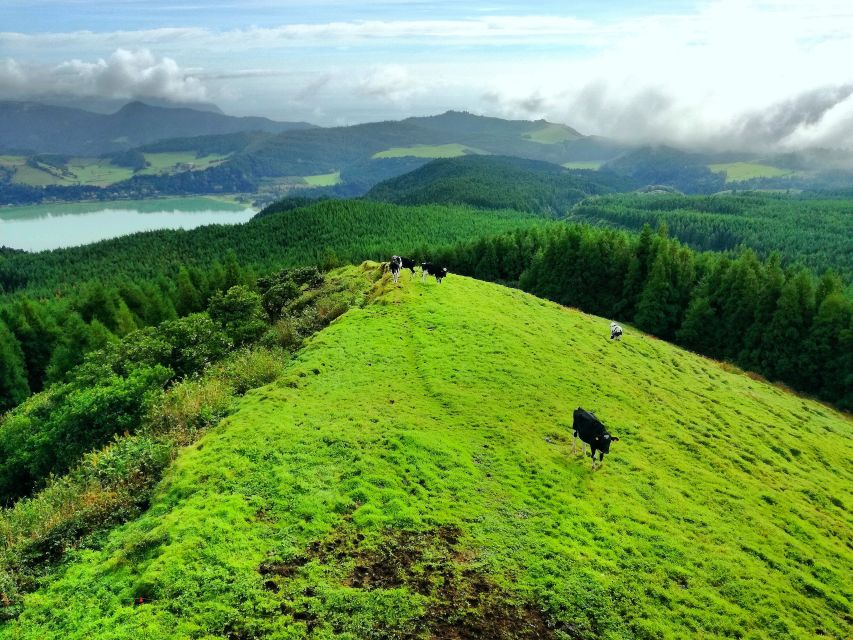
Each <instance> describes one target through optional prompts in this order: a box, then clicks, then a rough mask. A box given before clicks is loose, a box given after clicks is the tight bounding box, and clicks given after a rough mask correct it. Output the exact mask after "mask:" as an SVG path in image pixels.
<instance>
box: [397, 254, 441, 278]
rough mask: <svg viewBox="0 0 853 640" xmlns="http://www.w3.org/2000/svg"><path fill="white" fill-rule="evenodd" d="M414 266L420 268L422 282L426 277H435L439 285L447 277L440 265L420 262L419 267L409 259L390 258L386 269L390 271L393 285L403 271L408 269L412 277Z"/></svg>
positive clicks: (400, 257)
mask: <svg viewBox="0 0 853 640" xmlns="http://www.w3.org/2000/svg"><path fill="white" fill-rule="evenodd" d="M416 266H420V268H421V281H422V282H423V281H425V280H426V278H427V276H435V279H436V281H437V282H438V284H441V281H442V280H444V278H445V277H446V276H447V267H442V266H441V265H437V264H434V263H432V262H421V263H420V265H418V263H417V262H415V261H414V260H412V259H411V258H404V257H402V256H391V261H390V262H389V263H388V269H390V271H391V279H392V280H394V283H395V284H396V283H397V281H398V280H399V279H400V272H401V271H402V270H403V269H408V270H409V271H411V272H412V276H414V275H415V267H416Z"/></svg>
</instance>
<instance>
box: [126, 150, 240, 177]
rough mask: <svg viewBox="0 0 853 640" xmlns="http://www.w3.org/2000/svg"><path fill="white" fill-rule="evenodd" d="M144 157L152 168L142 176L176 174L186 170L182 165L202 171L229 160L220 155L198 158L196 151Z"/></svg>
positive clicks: (143, 171) (172, 152) (171, 152)
mask: <svg viewBox="0 0 853 640" xmlns="http://www.w3.org/2000/svg"><path fill="white" fill-rule="evenodd" d="M144 155H145V160H146V161H147V162H148V163H149V165H150V166H149V167H147V168H145V169H143V170H142V171H140V172H139V173H140V174H141V175H152V174H158V173H175V172H177V171H182V170H184V169H183V168H182V165H192V170H193V171H201V170H203V169H207V168H209V167H212V166H214V165H217V164H220V163H221V162H222V161H223V160H225V158H227V156H224V155H220V154H210V155H207V156H202V157H197V156H196V153H195V152H194V151H170V152H164V153H146V154H144Z"/></svg>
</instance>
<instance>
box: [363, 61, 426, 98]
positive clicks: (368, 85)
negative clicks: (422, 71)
mask: <svg viewBox="0 0 853 640" xmlns="http://www.w3.org/2000/svg"><path fill="white" fill-rule="evenodd" d="M425 89H426V87H425V86H424V84H423V83H422V82H421V81H420V80H419V79H416V78H414V77H413V76H412V75H411V74H410V73H409V71H408V69H406V67H404V66H403V65H400V64H384V65H379V66H376V67H374V68H372V69H370V71H368V73H367V74H366V75H365V76H363V77H362V78H361V79H360V80H359V81H358V82H357V83H356V91H357V92H358V93H359V94H361V95H363V96H367V97H370V98H376V99H379V100H387V101H390V102H401V101H403V100H406V99H408V98H411V97H412V96H414V95H416V94H419V93H422V92H423V91H424V90H425Z"/></svg>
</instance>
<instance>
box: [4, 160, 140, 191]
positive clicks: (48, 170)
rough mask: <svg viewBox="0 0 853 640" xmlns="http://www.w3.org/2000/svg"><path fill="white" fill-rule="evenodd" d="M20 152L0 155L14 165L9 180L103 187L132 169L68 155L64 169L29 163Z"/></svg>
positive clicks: (30, 183) (126, 177) (116, 180)
mask: <svg viewBox="0 0 853 640" xmlns="http://www.w3.org/2000/svg"><path fill="white" fill-rule="evenodd" d="M26 161H27V159H26V158H25V157H23V156H0V165H3V166H7V167H11V168H14V169H15V174H14V176H13V177H12V182H15V183H17V184H26V185H30V186H45V185H62V186H70V185H77V184H91V185H95V186H99V187H105V186H108V185H111V184H113V183H116V182H120V181H122V180H127V179H128V178H130V177H131V176H132V175H133V171H132V170H131V169H128V168H125V167H117V166H115V165H113V164H112V163H111V162H110V161H109V160H104V159H103V158H79V157H75V158H71V159H69V160H68V164H67V165H66V166H65V168H64V169H57V168H55V167H50V166H48V165H41V168H35V167H30V166H28V165H27V164H26Z"/></svg>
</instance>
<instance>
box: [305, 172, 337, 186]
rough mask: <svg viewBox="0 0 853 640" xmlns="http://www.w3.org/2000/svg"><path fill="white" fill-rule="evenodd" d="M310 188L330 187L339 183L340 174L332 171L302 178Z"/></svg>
mask: <svg viewBox="0 0 853 640" xmlns="http://www.w3.org/2000/svg"><path fill="white" fill-rule="evenodd" d="M302 179H303V180H305V182H306V183H307V184H308V185H309V186H312V187H331V186H334V185H336V184H338V183H340V181H341V172H340V171H333V172H332V173H321V174H319V175H316V176H304V177H303V178H302Z"/></svg>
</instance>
